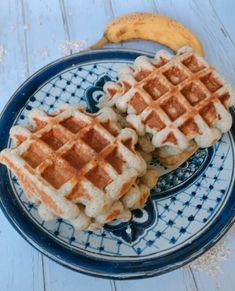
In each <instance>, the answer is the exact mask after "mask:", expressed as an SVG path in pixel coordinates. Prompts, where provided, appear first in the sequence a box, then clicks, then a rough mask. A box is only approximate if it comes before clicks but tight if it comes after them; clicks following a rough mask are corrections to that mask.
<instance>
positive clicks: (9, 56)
mask: <svg viewBox="0 0 235 291" xmlns="http://www.w3.org/2000/svg"><path fill="white" fill-rule="evenodd" d="M234 10H235V2H234V1H233V0H223V1H222V0H214V1H213V0H211V1H209V0H198V1H197V0H178V1H176V0H172V1H170V0H155V1H154V0H142V1H141V0H124V1H123V0H2V1H0V45H2V46H3V47H4V50H5V54H4V57H3V59H2V61H1V62H0V109H2V108H3V106H4V104H5V103H6V102H7V100H8V99H9V97H10V96H11V94H12V93H13V92H14V91H15V89H16V88H17V87H18V86H19V85H20V84H21V83H22V82H23V81H24V80H25V79H26V78H27V77H28V76H29V75H31V74H32V73H33V72H35V71H36V70H38V69H39V68H41V67H42V66H44V65H46V64H47V63H49V62H51V61H52V60H55V59H56V58H58V57H60V56H61V55H62V51H61V50H60V49H59V47H60V45H61V43H63V42H64V41H65V40H70V41H73V40H85V41H86V42H87V45H86V46H87V47H88V46H89V45H90V44H92V43H94V42H95V41H96V40H98V38H99V37H100V36H101V34H102V31H103V29H104V26H105V24H106V23H107V22H108V21H109V20H110V19H112V18H113V17H116V16H118V15H121V14H123V13H127V12H132V11H148V12H160V13H162V14H166V15H168V16H172V17H174V18H175V19H177V20H179V21H181V22H182V23H184V24H185V25H187V26H188V27H189V28H190V29H192V30H193V31H194V32H195V33H196V34H197V35H198V36H199V38H200V39H201V40H202V42H203V45H204V47H205V52H206V58H207V59H208V61H209V62H211V63H212V64H213V65H215V66H216V67H217V68H218V70H219V71H220V72H221V73H222V74H223V75H224V76H225V77H226V78H227V79H228V80H230V81H231V82H232V83H233V84H235V74H234V71H235V25H234ZM112 46H114V47H120V46H122V47H128V48H140V49H145V50H149V51H153V50H155V49H156V48H157V45H155V44H151V43H147V42H130V43H124V44H122V45H112ZM0 138H1V137H0ZM230 244H231V245H235V235H234V236H233V237H232V239H231V240H230ZM221 266H222V268H223V270H224V274H221V275H218V277H217V278H211V277H209V276H208V275H207V274H206V273H205V272H203V271H202V272H198V271H195V270H194V269H193V268H191V267H189V268H181V269H178V270H176V271H174V272H171V273H169V274H165V275H162V276H160V277H156V278H151V279H145V280H135V281H133V280H132V281H122V282H120V281H112V280H103V279H96V278H92V277H88V276H85V275H81V274H78V273H75V272H72V271H69V270H67V269H65V268H63V267H61V266H59V265H58V264H56V263H54V262H52V261H50V260H49V259H47V258H46V257H44V256H42V255H41V254H40V253H38V252H37V251H35V250H34V249H33V248H32V247H31V246H29V245H28V244H27V243H26V242H25V241H24V240H23V239H22V238H21V237H20V236H19V235H18V234H17V233H16V231H15V230H14V229H13V228H12V227H11V226H10V224H9V223H8V222H7V220H6V218H5V217H4V216H3V214H2V213H0V290H1V291H13V290H17V291H31V290H34V291H41V290H43V291H45V290H47V291H62V290H66V291H75V290H76V291H77V290H79V291H80V290H82V291H83V290H84V291H86V290H89V291H101V290H102V291H103V290H107V291H116V290H118V291H126V290H128V291H139V290H158V291H161V290H164V291H165V290H166V291H168V290H180V291H181V290H182V291H192V290H196V291H199V290H200V291H204V290H206V291H211V290H216V288H219V287H220V286H218V285H221V288H220V290H224V291H230V290H231V291H233V290H235V276H234V269H235V255H230V256H229V258H228V260H226V261H224V262H222V263H221ZM216 282H219V284H217V286H216Z"/></svg>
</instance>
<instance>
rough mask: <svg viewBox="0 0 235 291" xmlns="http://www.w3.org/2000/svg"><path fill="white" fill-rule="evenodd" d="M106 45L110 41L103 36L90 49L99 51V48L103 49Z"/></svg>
mask: <svg viewBox="0 0 235 291" xmlns="http://www.w3.org/2000/svg"><path fill="white" fill-rule="evenodd" d="M106 43H108V39H107V38H106V37H105V36H103V37H102V38H101V39H100V40H98V41H97V42H96V43H95V44H93V45H92V46H91V47H90V48H91V49H97V48H100V47H103V46H104V45H105V44H106Z"/></svg>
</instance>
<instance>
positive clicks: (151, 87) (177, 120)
mask: <svg viewBox="0 0 235 291" xmlns="http://www.w3.org/2000/svg"><path fill="white" fill-rule="evenodd" d="M104 91H105V96H103V97H102V98H101V99H100V106H101V107H103V106H104V105H105V106H109V107H114V108H116V110H118V111H119V112H120V113H121V114H123V113H126V120H127V122H128V123H129V125H130V126H131V127H133V128H134V129H135V130H136V131H137V133H138V135H139V136H145V135H146V134H149V135H150V136H151V137H152V140H151V141H152V144H153V146H154V147H155V148H161V151H163V152H164V150H166V151H165V152H167V153H168V155H169V156H176V155H178V154H179V153H182V152H184V151H187V152H188V153H189V152H190V147H191V144H190V143H191V141H194V142H195V144H196V145H195V147H196V146H198V147H209V146H211V145H213V144H214V143H216V142H217V141H218V139H219V138H220V137H221V134H222V133H224V132H227V131H228V130H229V129H230V127H231V124H232V117H231V115H230V113H229V111H228V108H229V107H230V106H231V105H233V104H234V100H235V97H234V92H233V90H232V86H231V85H230V84H228V82H226V81H225V80H224V79H223V78H222V77H221V76H220V75H219V74H218V73H217V72H216V71H215V69H213V68H212V67H211V66H210V65H209V64H208V63H207V62H206V61H205V60H204V59H203V58H202V57H200V56H199V55H197V54H196V53H195V52H193V51H192V50H191V49H190V48H181V49H180V50H179V51H178V52H177V54H176V56H172V55H171V54H169V53H167V52H166V51H159V52H157V53H156V56H155V58H154V59H149V58H147V57H145V56H140V57H138V58H137V59H136V60H135V61H134V65H133V67H131V66H127V65H126V66H123V67H122V68H121V70H120V72H119V81H118V82H117V83H114V82H108V83H106V84H105V86H104ZM162 148H164V149H163V150H162ZM158 152H159V151H158ZM182 157H185V156H184V155H182ZM163 162H164V161H163ZM179 162H180V161H177V163H175V164H179ZM181 162H182V160H181Z"/></svg>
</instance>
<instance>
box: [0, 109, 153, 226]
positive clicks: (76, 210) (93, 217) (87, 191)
mask: <svg viewBox="0 0 235 291" xmlns="http://www.w3.org/2000/svg"><path fill="white" fill-rule="evenodd" d="M29 119H30V122H31V124H32V126H31V128H30V127H28V128H26V127H21V126H14V127H12V129H11V131H10V135H11V138H12V139H13V142H14V143H15V147H13V148H9V149H4V150H3V151H2V152H1V153H0V162H1V163H3V164H5V165H6V166H7V167H8V168H9V169H11V170H12V171H13V173H14V174H15V175H16V176H17V177H18V179H19V182H20V184H21V186H22V188H23V190H24V192H25V194H26V196H27V197H28V199H29V200H31V201H33V202H37V203H38V205H39V206H38V210H39V214H40V215H41V216H42V218H44V219H47V220H48V219H53V218H55V217H62V218H64V219H68V220H70V221H71V222H72V223H73V225H74V226H75V228H77V229H86V228H89V227H90V228H92V227H97V226H98V227H102V226H103V225H104V224H105V223H107V222H109V221H112V220H114V219H117V218H120V219H123V220H128V219H130V216H131V212H130V210H132V209H134V208H139V207H143V206H144V204H145V202H146V200H147V199H148V197H149V191H150V189H149V187H148V186H147V185H146V184H144V181H146V177H144V174H146V163H145V161H144V160H143V159H142V157H141V156H140V154H138V153H137V152H136V151H135V143H136V142H137V135H136V133H135V131H134V130H133V129H130V128H124V129H122V128H121V126H120V125H119V123H118V122H117V115H116V113H115V112H114V111H113V110H112V109H111V108H103V109H102V110H100V111H99V112H98V113H97V114H96V115H92V114H89V113H87V112H86V111H85V110H84V109H83V108H82V107H79V106H71V105H68V106H65V107H63V108H61V109H60V110H59V111H58V112H57V113H55V114H54V115H48V114H47V113H45V112H43V111H40V110H39V109H33V110H32V111H31V113H30V114H29ZM140 177H142V178H140ZM146 183H147V182H146Z"/></svg>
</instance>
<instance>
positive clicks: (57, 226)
mask: <svg viewBox="0 0 235 291" xmlns="http://www.w3.org/2000/svg"><path fill="white" fill-rule="evenodd" d="M143 54H145V55H147V56H150V57H152V55H151V54H149V53H146V52H143V51H134V50H124V49H121V50H117V49H115V50H114V49H104V50H97V51H87V52H83V53H80V54H76V55H71V56H69V57H66V58H63V59H59V60H58V61H55V62H53V63H51V64H50V65H48V66H46V67H44V68H43V69H41V70H40V71H38V72H37V73H35V74H34V75H33V76H32V77H31V78H29V79H28V80H27V81H26V82H25V83H24V84H23V85H22V86H21V87H20V88H19V89H18V90H17V91H16V93H15V94H14V95H13V96H12V98H11V99H10V101H9V102H8V104H7V105H6V107H5V109H4V110H3V113H2V115H1V117H0V132H1V140H0V149H1V150H2V149H3V148H5V147H9V146H11V140H10V139H9V130H10V128H11V127H12V126H13V125H15V124H21V125H24V124H27V122H28V119H27V115H28V113H29V112H30V110H31V109H32V108H35V107H37V108H41V109H43V110H46V111H48V112H53V111H54V110H56V109H57V108H58V106H60V105H62V104H63V103H70V104H75V103H81V104H83V105H85V106H86V107H87V110H89V111H90V112H95V111H97V110H98V105H97V104H98V102H97V101H98V99H99V98H100V96H102V94H103V91H102V88H103V85H104V83H105V82H106V81H109V80H116V79H117V71H118V69H119V67H120V65H121V64H126V63H127V64H130V63H132V62H133V60H134V59H135V58H136V57H137V56H139V55H143ZM232 115H233V117H234V111H232ZM234 132H235V131H234V127H233V128H232V130H231V132H230V133H228V134H225V135H223V137H222V138H221V140H220V141H219V142H218V143H217V144H216V145H215V146H214V147H211V148H209V149H199V150H198V151H197V152H196V153H195V155H194V156H192V157H191V158H190V159H189V160H188V161H187V162H186V163H184V164H183V165H182V166H180V167H179V168H178V169H176V170H173V171H167V170H166V169H164V168H163V167H161V165H159V163H158V162H157V161H156V160H152V161H151V163H150V164H151V166H152V167H158V168H159V169H161V171H162V176H161V177H160V179H159V181H158V183H157V185H156V186H155V187H154V189H153V190H152V191H151V199H150V200H149V201H148V202H147V204H146V206H145V207H144V209H142V210H135V211H133V215H132V220H131V221H130V222H127V223H118V222H113V223H110V224H108V225H106V226H105V228H104V230H102V231H96V232H92V231H75V230H74V228H73V226H72V225H71V224H69V223H68V222H67V221H66V220H63V219H60V218H59V219H57V220H54V221H51V222H45V221H43V220H42V219H41V218H40V217H39V216H38V214H37V205H35V204H33V203H30V202H29V201H28V200H27V199H26V197H25V195H24V193H23V191H22V189H21V187H20V185H19V183H18V181H17V178H16V177H15V176H14V175H12V173H11V172H10V171H8V170H7V168H6V167H5V166H2V165H1V166H0V176H1V181H0V193H1V194H0V205H1V208H2V210H3V212H4V213H5V215H6V216H7V218H8V219H9V221H10V222H11V223H12V225H13V226H14V227H15V228H16V230H17V231H18V232H19V233H20V234H21V235H22V236H23V237H24V238H25V239H26V240H27V241H28V242H29V243H30V244H31V245H32V246H34V247H35V248H36V249H38V250H39V251H40V252H42V253H43V254H45V255H46V256H48V257H50V258H51V259H53V260H55V261H56V262H59V263H61V264H62V265H64V266H66V267H69V268H71V269H73V270H76V271H79V272H83V273H86V274H90V275H94V276H100V277H105V278H113V279H128V278H145V277H149V276H154V275H159V274H162V273H164V272H167V271H170V270H173V269H176V268H178V267H181V266H182V265H184V264H186V263H188V262H190V261H191V260H193V259H194V258H196V257H198V256H199V255H201V254H202V253H203V252H205V251H206V250H207V249H208V248H210V247H211V246H212V245H213V244H214V243H215V242H216V241H217V240H218V239H219V238H220V237H221V236H222V235H223V234H224V233H225V232H226V231H227V230H228V228H229V227H230V226H231V225H232V222H233V221H234V214H235V211H234V205H235V204H234V203H235V192H234V167H233V161H234Z"/></svg>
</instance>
